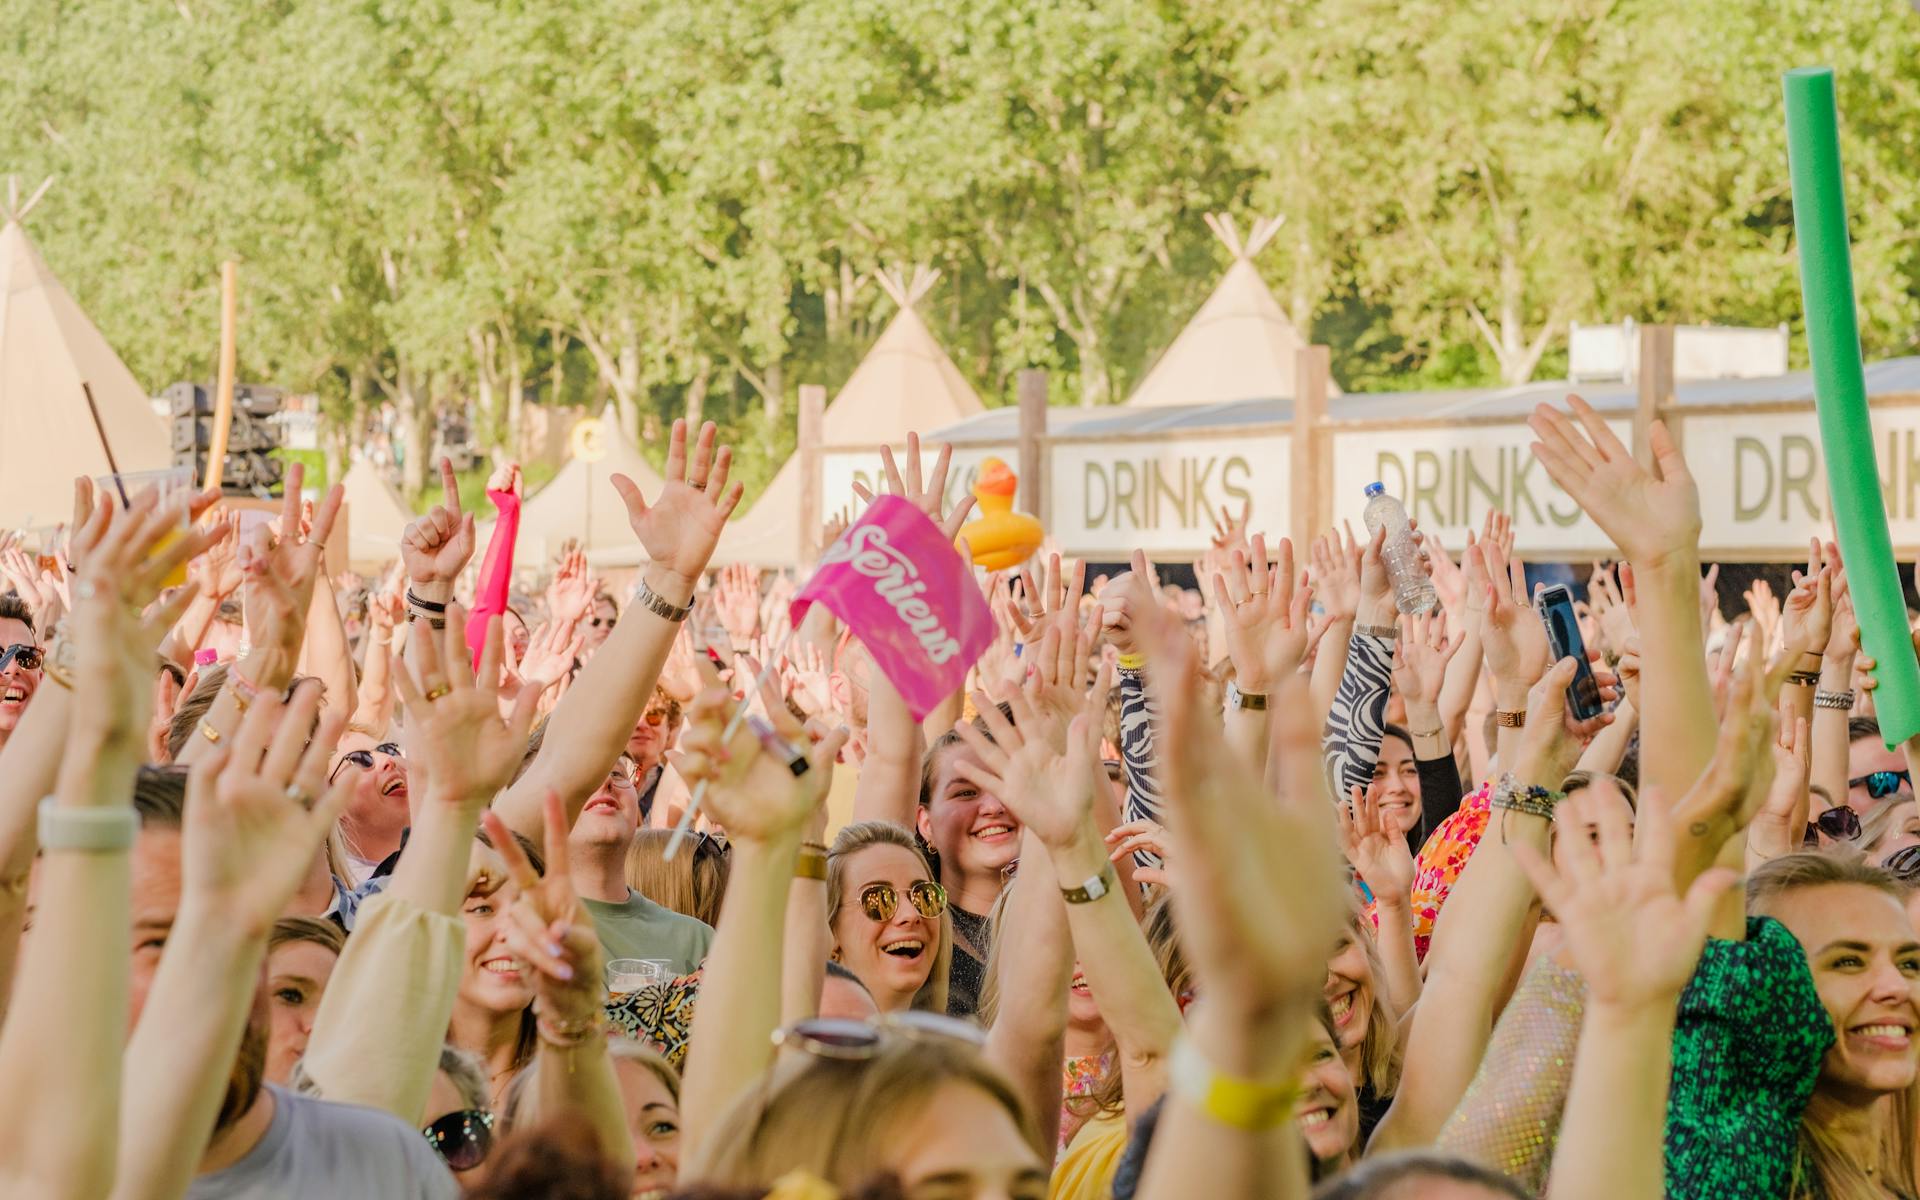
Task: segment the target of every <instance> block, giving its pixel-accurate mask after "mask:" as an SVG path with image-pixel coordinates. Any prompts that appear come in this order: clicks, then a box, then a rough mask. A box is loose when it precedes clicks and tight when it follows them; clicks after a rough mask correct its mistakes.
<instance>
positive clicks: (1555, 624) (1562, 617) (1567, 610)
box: [1540, 586, 1607, 721]
mask: <svg viewBox="0 0 1920 1200" xmlns="http://www.w3.org/2000/svg"><path fill="white" fill-rule="evenodd" d="M1540 619H1541V621H1543V622H1545V623H1546V626H1547V644H1548V646H1549V647H1551V648H1552V651H1553V661H1554V662H1559V661H1560V660H1561V659H1563V658H1571V659H1573V661H1575V662H1576V663H1579V664H1580V665H1579V668H1578V669H1577V670H1575V671H1574V674H1573V684H1572V686H1570V687H1569V688H1567V710H1568V711H1569V712H1571V713H1572V714H1573V718H1574V720H1576V721H1588V720H1592V719H1593V718H1594V717H1597V716H1599V715H1600V714H1601V713H1603V712H1605V711H1606V710H1607V706H1606V705H1605V704H1604V703H1602V702H1601V699H1600V685H1599V683H1597V682H1595V680H1594V678H1593V668H1592V667H1590V666H1588V665H1587V644H1586V642H1585V640H1584V639H1582V638H1581V636H1580V619H1579V618H1578V617H1576V616H1574V615H1573V593H1572V592H1570V591H1568V590H1567V589H1566V588H1565V587H1560V586H1556V587H1550V588H1548V589H1547V590H1546V591H1544V592H1542V593H1541V594H1540Z"/></svg>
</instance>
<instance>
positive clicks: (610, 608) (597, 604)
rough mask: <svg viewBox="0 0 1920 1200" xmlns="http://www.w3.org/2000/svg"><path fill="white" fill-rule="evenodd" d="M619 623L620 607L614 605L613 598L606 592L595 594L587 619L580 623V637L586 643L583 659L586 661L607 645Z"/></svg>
mask: <svg viewBox="0 0 1920 1200" xmlns="http://www.w3.org/2000/svg"><path fill="white" fill-rule="evenodd" d="M619 621H620V606H619V605H618V604H616V603H614V599H613V597H612V596H610V595H608V594H607V593H606V592H605V591H604V590H601V591H596V592H594V594H593V605H592V606H591V607H590V608H588V609H587V619H586V620H584V621H582V622H580V637H581V640H582V642H583V643H584V649H583V650H582V651H581V658H582V659H585V658H586V657H587V656H588V655H591V654H592V653H593V652H594V651H596V650H598V649H599V648H600V647H601V646H603V645H605V644H606V640H607V637H608V636H609V635H610V634H612V633H613V627H614V626H615V625H617V624H618V623H619Z"/></svg>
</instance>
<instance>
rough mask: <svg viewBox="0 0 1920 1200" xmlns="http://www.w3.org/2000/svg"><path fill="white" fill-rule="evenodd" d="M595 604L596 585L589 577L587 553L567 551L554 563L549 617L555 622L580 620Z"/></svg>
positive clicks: (550, 584) (549, 588)
mask: <svg viewBox="0 0 1920 1200" xmlns="http://www.w3.org/2000/svg"><path fill="white" fill-rule="evenodd" d="M592 603H593V584H592V583H591V582H590V581H589V580H588V578H587V556H586V555H585V554H582V553H581V552H580V551H579V550H577V549H575V550H567V551H564V552H563V553H562V554H561V555H560V561H559V562H557V563H555V564H554V568H553V579H552V581H551V582H549V583H548V584H547V616H548V617H549V618H550V619H552V620H554V621H573V622H578V621H580V620H581V619H582V618H584V617H585V616H586V615H587V609H588V608H589V607H591V605H592Z"/></svg>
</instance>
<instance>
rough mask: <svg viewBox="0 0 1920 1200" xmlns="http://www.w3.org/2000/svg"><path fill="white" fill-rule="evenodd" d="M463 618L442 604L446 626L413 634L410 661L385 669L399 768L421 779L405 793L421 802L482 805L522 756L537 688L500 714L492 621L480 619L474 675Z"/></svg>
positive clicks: (496, 633)
mask: <svg viewBox="0 0 1920 1200" xmlns="http://www.w3.org/2000/svg"><path fill="white" fill-rule="evenodd" d="M466 628H467V614H466V612H465V611H464V610H462V609H461V607H460V606H459V604H457V603H455V604H450V605H448V606H447V627H446V628H445V629H440V630H434V629H430V628H425V627H422V628H421V629H420V630H419V631H418V634H417V636H418V638H419V645H418V646H416V647H414V649H413V656H414V657H413V659H412V661H410V662H406V663H402V664H397V665H396V666H395V667H394V671H393V687H394V691H395V692H396V693H397V694H398V695H399V697H400V704H401V707H402V709H403V710H404V711H405V713H406V717H407V720H406V745H407V765H408V767H409V770H410V771H413V772H419V773H420V774H423V775H425V776H426V780H425V786H424V787H422V786H421V781H420V780H418V779H416V778H409V780H408V783H409V785H410V789H411V790H412V791H414V792H415V793H417V794H419V795H422V796H425V797H426V798H427V802H429V803H435V802H437V803H441V804H448V805H467V806H473V807H483V806H485V805H486V804H488V803H490V802H491V801H492V800H493V797H494V793H496V792H498V791H499V790H500V789H501V788H503V787H505V786H506V785H507V784H508V783H509V782H510V781H511V780H512V778H513V773H514V771H515V770H516V769H517V768H518V767H519V765H520V760H521V759H522V758H523V757H525V755H526V750H527V734H528V732H529V731H530V730H531V729H532V728H533V715H534V709H535V707H536V705H537V704H538V703H539V700H540V689H538V688H531V687H527V688H522V689H520V694H519V695H518V697H516V698H515V700H514V703H513V706H512V708H511V709H510V710H509V712H508V713H507V715H505V716H502V715H501V704H500V697H499V692H500V661H501V655H502V649H501V633H500V618H499V617H497V616H495V617H493V618H491V619H489V620H488V621H487V633H486V639H485V641H484V642H482V643H481V647H480V667H479V673H478V674H477V675H476V674H475V672H474V668H473V666H472V665H471V664H472V659H471V658H470V657H469V655H468V653H467V641H466Z"/></svg>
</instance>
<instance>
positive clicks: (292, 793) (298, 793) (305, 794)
mask: <svg viewBox="0 0 1920 1200" xmlns="http://www.w3.org/2000/svg"><path fill="white" fill-rule="evenodd" d="M287 799H289V800H291V801H293V802H294V803H295V804H298V805H299V806H300V807H301V808H312V807H313V793H312V792H309V791H308V790H307V789H305V788H303V787H301V786H300V785H299V784H297V783H290V784H288V785H287Z"/></svg>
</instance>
